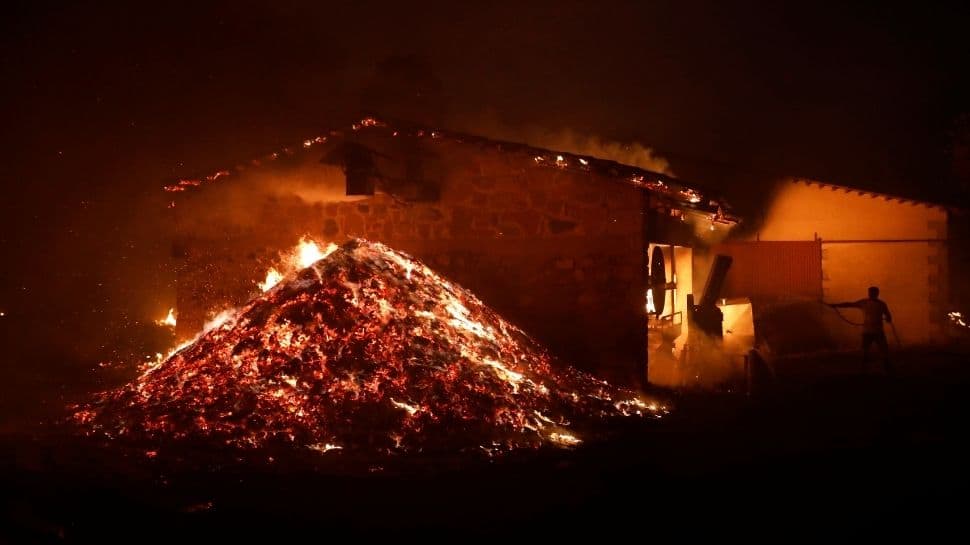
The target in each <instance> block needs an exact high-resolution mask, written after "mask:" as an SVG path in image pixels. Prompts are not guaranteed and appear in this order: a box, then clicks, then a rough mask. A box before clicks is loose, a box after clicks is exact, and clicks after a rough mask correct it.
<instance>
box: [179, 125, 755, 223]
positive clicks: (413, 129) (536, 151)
mask: <svg viewBox="0 0 970 545" xmlns="http://www.w3.org/2000/svg"><path fill="white" fill-rule="evenodd" d="M348 128H349V132H348V131H346V130H337V129H335V130H330V131H327V132H326V133H325V135H322V136H316V137H313V138H308V139H305V140H303V141H302V142H301V143H300V144H299V145H296V146H293V147H284V148H283V149H281V150H279V151H275V152H272V153H270V154H268V155H265V156H263V157H260V158H257V159H253V160H251V161H249V162H248V163H243V164H239V165H236V166H234V167H232V168H229V169H223V170H219V171H216V172H213V173H210V174H208V175H205V176H200V177H197V178H181V179H178V180H175V181H174V182H173V183H170V184H168V185H166V186H165V187H164V189H165V191H169V192H172V193H181V192H187V191H191V190H193V189H195V188H197V187H200V186H203V185H207V184H211V183H214V182H217V181H220V180H223V179H231V178H232V177H233V176H234V175H237V174H239V173H241V172H243V171H245V170H248V169H251V168H258V167H261V166H263V165H266V164H272V163H273V162H274V161H276V160H278V159H280V158H281V157H286V156H293V155H296V154H298V153H303V152H307V151H309V150H312V149H313V148H315V147H318V146H320V145H323V144H326V143H327V142H330V141H334V140H338V139H344V138H346V137H347V136H348V135H352V134H354V133H357V134H362V133H365V132H366V133H377V134H382V135H384V136H390V137H395V138H417V139H423V140H429V141H432V142H434V141H450V142H455V143H459V144H467V145H474V146H477V147H479V148H482V149H493V150H498V151H502V152H505V153H510V154H517V155H522V156H524V157H528V158H531V160H532V162H533V163H534V165H535V166H536V167H537V168H554V169H559V170H565V171H574V172H586V173H594V174H598V175H600V176H603V177H606V178H610V179H615V180H617V181H619V182H623V183H626V184H631V185H634V186H637V187H640V188H642V189H644V190H647V191H649V192H651V193H652V194H654V195H657V196H659V197H661V198H663V199H665V200H669V201H672V202H675V203H676V204H677V205H678V206H680V207H683V208H687V209H692V210H696V211H700V212H704V213H706V214H710V215H711V217H712V219H713V220H717V221H722V222H726V223H735V222H737V221H738V219H737V217H736V216H734V215H733V213H732V212H731V207H730V206H729V205H728V203H727V202H726V201H724V200H723V199H722V198H721V197H719V196H716V195H714V194H713V193H712V192H710V191H708V190H706V189H702V188H701V187H700V186H698V185H696V184H689V183H687V182H684V181H683V180H678V179H676V178H673V177H670V176H667V175H665V174H661V173H659V172H652V171H649V170H644V169H642V168H638V167H634V166H630V165H624V164H621V163H617V162H616V161H610V160H606V159H599V158H596V157H592V156H588V155H576V154H572V153H568V152H562V151H553V150H548V149H543V148H537V147H534V146H529V145H526V144H519V143H513V142H504V141H500V140H492V139H489V138H485V137H482V136H475V135H470V134H465V133H459V132H453V131H447V130H440V129H430V128H428V127H424V126H420V125H415V124H411V123H406V122H390V121H385V120H380V119H377V118H375V117H365V118H363V119H361V120H360V121H358V122H355V123H353V124H351V125H350V127H348ZM169 206H170V207H174V206H175V201H172V202H171V204H170V205H169Z"/></svg>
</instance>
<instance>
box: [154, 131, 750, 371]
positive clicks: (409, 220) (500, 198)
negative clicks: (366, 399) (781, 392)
mask: <svg viewBox="0 0 970 545" xmlns="http://www.w3.org/2000/svg"><path fill="white" fill-rule="evenodd" d="M166 189H168V190H169V191H171V192H172V197H173V200H172V204H171V207H172V212H173V217H174V221H175V222H176V231H177V240H176V242H175V244H174V246H173V259H174V260H175V262H176V263H175V266H176V270H177V314H178V332H179V335H180V336H182V337H189V336H191V335H193V334H194V333H195V332H197V331H198V330H199V329H200V328H201V327H202V326H203V324H204V323H205V322H206V320H207V313H210V312H211V311H212V310H214V309H221V308H228V307H236V306H239V305H241V304H243V303H244V302H245V301H247V300H248V299H249V298H250V297H251V296H252V295H253V293H254V292H257V291H258V289H259V288H258V286H257V284H258V283H261V282H266V279H265V274H266V270H267V269H268V268H269V267H270V266H271V265H272V264H273V263H274V262H275V260H276V259H277V258H278V255H279V252H280V251H281V250H282V249H284V248H288V247H290V246H292V244H293V243H294V242H295V241H296V240H298V239H299V238H300V237H301V236H304V235H308V236H310V237H312V238H314V239H317V240H320V241H322V242H323V243H329V242H333V243H337V244H342V243H344V242H345V241H348V240H351V239H355V238H365V239H368V240H372V241H380V242H382V243H384V244H387V245H388V246H390V247H392V248H395V249H397V250H402V251H404V252H407V253H408V254H410V255H413V256H415V257H416V258H418V259H420V260H422V261H423V262H425V263H427V264H428V265H429V266H431V267H433V268H435V269H436V270H438V271H441V272H442V273H443V275H444V276H445V277H447V278H449V279H450V280H452V281H454V282H456V283H458V284H460V285H462V286H464V287H465V288H468V289H469V290H470V291H471V292H473V293H475V294H476V295H477V296H478V297H480V298H481V299H482V300H483V301H484V302H485V303H486V304H488V305H489V306H491V307H494V308H495V309H496V310H497V311H498V312H499V313H500V314H501V315H502V316H505V317H507V318H508V319H509V321H510V322H512V323H515V324H516V325H518V326H520V327H522V329H523V330H524V331H526V332H528V333H529V334H530V335H532V336H534V337H535V338H536V339H537V340H538V341H539V342H540V343H541V344H542V345H544V346H546V347H548V349H549V350H551V351H552V353H553V354H555V355H557V356H559V357H561V358H562V359H563V360H565V361H568V362H572V363H575V364H576V365H577V366H579V367H581V368H582V369H584V370H586V371H591V372H593V373H595V374H596V375H597V376H600V377H603V378H606V379H609V380H611V381H616V382H619V383H625V384H638V383H640V382H642V380H643V379H644V377H645V374H646V370H647V346H646V345H647V343H646V342H645V338H646V337H647V331H648V329H649V330H650V331H655V332H657V333H658V335H659V333H660V332H661V331H663V332H664V335H666V336H667V337H670V338H681V339H682V337H683V334H684V332H685V329H686V320H683V319H682V317H683V310H684V308H685V307H684V305H686V299H685V297H686V295H687V294H688V293H691V292H692V291H693V286H691V264H692V259H691V248H692V247H694V246H696V245H699V244H710V243H712V242H714V241H716V240H719V239H720V238H723V235H724V233H725V232H726V231H727V229H728V228H730V226H731V225H733V224H734V223H735V222H736V219H735V218H734V217H733V216H732V215H731V212H730V208H729V207H728V205H727V204H726V203H725V202H724V201H723V200H721V199H720V198H719V197H717V196H715V195H713V194H711V193H710V192H709V191H707V190H704V189H702V188H700V187H697V186H693V185H689V184H686V183H684V182H682V181H679V180H676V179H674V178H671V177H670V176H666V175H664V174H660V173H656V172H650V171H646V170H643V169H639V168H635V167H631V166H626V165H622V164H619V163H615V162H612V161H608V160H603V159H598V158H595V157H589V156H579V155H574V154H570V153H564V152H557V151H551V150H545V149H539V148H534V147H530V146H526V145H520V144H512V143H507V142H499V141H494V140H489V139H485V138H481V137H475V136H471V135H467V134H458V133H453V132H448V131H439V130H432V129H429V128H426V127H416V126H412V125H408V124H402V123H388V122H384V121H381V120H377V119H374V118H366V119H364V120H362V121H361V122H358V123H355V124H353V126H351V127H347V128H346V129H345V130H335V131H330V132H328V133H326V134H324V135H321V136H319V137H315V138H312V139H308V140H305V141H304V142H302V143H300V144H298V145H295V146H293V147H292V148H289V149H283V150H281V151H279V152H277V153H273V154H271V155H269V156H266V157H263V158H260V159H258V160H254V161H249V162H246V163H241V164H239V165H236V166H234V167H232V168H229V169H226V170H221V171H218V172H215V173H213V174H211V175H209V176H206V177H200V178H198V179H183V180H178V181H176V182H174V183H173V184H171V185H170V186H168V187H167V188H166ZM651 256H659V258H658V259H659V261H658V260H654V261H651ZM651 263H653V267H651ZM658 338H659V337H658Z"/></svg>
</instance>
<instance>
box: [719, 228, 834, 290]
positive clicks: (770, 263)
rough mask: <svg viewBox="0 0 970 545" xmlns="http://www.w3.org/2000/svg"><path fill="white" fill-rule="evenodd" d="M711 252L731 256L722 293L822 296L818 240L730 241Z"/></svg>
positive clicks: (820, 250) (820, 259) (820, 256)
mask: <svg viewBox="0 0 970 545" xmlns="http://www.w3.org/2000/svg"><path fill="white" fill-rule="evenodd" d="M714 253H715V254H724V255H729V256H731V257H732V258H734V262H733V263H732V264H731V268H730V270H729V271H728V274H727V279H726V280H725V283H724V289H723V292H722V296H723V297H759V296H767V297H791V296H794V297H811V298H813V299H814V298H821V297H822V248H821V243H819V242H818V241H771V242H729V243H724V244H719V245H717V246H715V247H714Z"/></svg>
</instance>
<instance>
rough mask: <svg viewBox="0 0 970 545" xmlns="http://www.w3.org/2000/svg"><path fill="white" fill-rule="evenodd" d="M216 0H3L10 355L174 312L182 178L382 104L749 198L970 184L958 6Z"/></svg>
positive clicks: (0, 304) (74, 343)
mask: <svg viewBox="0 0 970 545" xmlns="http://www.w3.org/2000/svg"><path fill="white" fill-rule="evenodd" d="M38 4H40V5H38ZM133 4H134V3H133ZM204 4H205V5H204V6H201V7H198V6H193V5H191V4H184V5H181V6H178V7H171V6H169V5H167V3H155V4H152V5H151V7H145V6H134V5H132V6H126V5H122V4H118V5H110V4H108V3H94V2H90V3H88V2H81V3H76V4H73V5H63V6H62V5H57V4H53V3H34V2H30V3H22V4H20V5H19V6H15V7H9V6H6V7H5V8H4V10H5V13H4V15H3V17H2V18H0V20H2V22H0V25H2V32H0V74H2V78H0V81H2V85H0V93H2V104H3V109H4V112H3V123H2V129H0V130H2V131H3V138H2V146H3V150H4V153H3V160H2V161H0V179H2V181H3V187H4V192H3V197H2V200H0V214H2V220H0V221H2V225H0V248H2V252H3V263H4V266H3V267H2V270H0V311H2V312H4V313H5V316H4V317H0V331H2V332H3V335H4V337H5V340H6V342H8V345H9V343H19V345H20V346H21V347H24V348H27V349H28V350H29V351H33V352H34V353H40V352H44V353H51V354H64V355H66V356H75V355H79V356H81V357H83V358H100V357H104V355H105V353H107V352H110V351H111V350H115V349H116V347H117V346H120V345H122V344H124V343H123V342H121V341H119V339H120V338H122V337H124V336H125V335H128V334H129V333H130V331H131V328H132V327H135V326H137V323H138V322H141V323H145V322H149V321H150V320H151V319H152V318H157V317H159V316H158V312H159V311H160V310H162V309H164V308H165V307H166V306H167V305H168V304H170V303H172V302H173V301H174V290H173V287H172V271H171V269H170V267H169V261H168V260H167V255H168V252H169V238H168V227H167V224H166V221H165V218H166V216H165V213H164V203H165V202H166V196H165V195H164V194H163V193H162V192H161V191H160V188H161V186H162V185H163V184H164V183H166V182H167V181H169V180H171V179H172V178H173V177H176V176H183V175H184V176H191V175H197V174H199V173H208V172H211V171H213V170H215V169H218V168H220V167H223V166H225V165H232V164H235V163H237V162H239V161H241V160H245V159H248V158H251V157H254V156H257V155H261V154H262V153H264V152H266V151H270V150H274V149H277V148H279V147H280V146H282V145H285V144H291V143H293V142H298V141H300V140H301V139H303V138H304V137H307V136H314V135H316V134H319V132H320V130H321V129H322V128H329V127H332V126H335V125H340V124H342V123H344V122H345V121H346V120H349V119H351V118H352V117H353V116H355V115H356V114H357V112H360V111H361V110H363V109H373V110H375V111H378V112H383V113H385V114H390V115H395V116H399V117H405V118H409V119H413V120H415V121H419V122H425V123H430V124H435V125H436V126H442V127H445V128H452V129H458V130H465V131H468V132H477V133H484V134H486V135H492V134H495V133H496V130H497V129H496V127H500V128H501V133H502V135H503V136H508V135H509V134H511V135H513V136H514V135H515V134H516V133H517V131H521V133H522V134H523V135H525V134H528V133H529V132H530V131H535V130H543V131H561V130H570V131H573V132H575V133H579V134H588V135H595V136H597V137H599V138H604V139H609V140H617V141H623V142H634V141H635V142H640V143H642V144H643V145H646V146H649V147H651V148H652V149H654V150H655V151H656V152H657V153H658V154H659V155H660V156H662V157H665V158H666V159H667V160H668V161H669V162H670V163H671V165H672V169H673V171H674V172H675V173H676V174H678V175H680V176H683V177H684V178H686V179H690V180H693V181H696V182H698V183H700V184H701V185H706V186H710V187H714V188H718V189H719V190H720V191H721V192H722V193H724V194H726V195H727V196H728V198H729V199H730V200H732V201H734V202H735V203H738V202H740V203H744V202H745V200H746V194H747V193H748V192H750V191H752V188H755V187H758V186H759V185H760V184H762V183H764V181H765V180H768V179H770V178H772V177H774V176H776V175H780V174H790V175H799V176H805V177H811V178H816V179H820V180H826V181H832V182H835V183H841V184H845V185H853V186H859V187H865V188H870V189H876V190H881V191H884V192H890V193H898V194H903V195H907V196H914V197H922V198H927V199H933V200H941V201H949V202H953V201H954V200H956V199H958V198H959V194H958V192H957V190H956V188H957V187H958V184H957V183H956V182H955V181H954V180H952V179H951V175H950V166H949V165H950V163H949V159H948V157H947V149H948V144H949V138H950V136H949V135H950V128H951V126H952V124H953V122H954V120H955V119H956V118H957V116H958V115H959V114H961V113H965V112H968V111H970V99H968V97H970V94H968V91H970V88H968V87H970V85H968V76H967V69H966V67H967V66H968V64H967V60H968V59H967V53H968V51H967V49H968V45H967V44H968V41H967V40H966V37H965V35H964V33H965V28H966V24H967V22H968V18H967V16H966V13H965V12H963V11H959V10H958V8H956V7H952V6H949V5H945V4H936V5H935V6H933V7H925V6H917V5H915V4H914V5H912V6H910V7H907V8H902V7H893V6H891V5H887V3H884V2H877V3H852V4H853V5H852V6H845V5H841V4H842V3H831V4H829V3H813V2H797V3H777V2H776V3H768V2H766V3H764V4H748V3H744V4H740V3H734V2H730V3H729V2H697V3H694V2H691V3H684V2H669V3H668V2H664V3H655V2H630V3H611V2H602V3H600V2H596V3H594V2H572V1H559V2H555V3H548V4H544V3H539V2H528V3H527V4H528V6H523V5H520V4H525V3H521V2H510V3H488V5H487V6H486V5H485V4H484V3H483V4H474V3H462V2H446V3H425V2H415V3H404V2H401V3H394V4H392V5H390V6H382V5H380V4H378V3H369V2H352V3H335V4H334V5H327V4H328V3H326V2H312V3H311V2H307V3H306V4H307V5H308V6H312V7H308V6H303V5H300V4H298V3H289V2H273V3H272V5H270V3H266V4H257V3H249V2H239V1H235V2H225V3H222V2H207V3H204ZM146 5H147V4H146ZM523 138H525V137H524V136H523ZM739 208H742V209H743V208H744V207H743V204H742V206H739ZM45 328H54V329H55V331H56V332H57V334H54V335H50V334H48V333H44V334H43V335H42V334H40V333H38V331H40V330H42V329H45ZM40 339H43V343H41V342H38V341H39V340H40ZM103 346H104V347H107V348H102V347H103ZM113 347H114V348H113ZM13 353H16V351H14V352H13Z"/></svg>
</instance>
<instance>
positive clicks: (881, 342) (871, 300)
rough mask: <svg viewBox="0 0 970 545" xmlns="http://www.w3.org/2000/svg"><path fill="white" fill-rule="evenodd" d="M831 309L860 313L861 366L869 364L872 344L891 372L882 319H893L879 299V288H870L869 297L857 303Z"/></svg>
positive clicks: (853, 302) (884, 303)
mask: <svg viewBox="0 0 970 545" xmlns="http://www.w3.org/2000/svg"><path fill="white" fill-rule="evenodd" d="M829 306H830V307H832V308H857V309H860V310H861V311H862V316H863V320H862V365H863V368H864V369H865V368H867V366H868V363H869V347H870V346H872V344H873V343H875V344H876V347H877V348H878V349H879V351H880V353H881V354H882V363H883V366H884V367H885V369H886V372H887V373H888V372H890V371H892V368H891V366H890V363H889V343H888V342H887V341H886V330H885V329H883V317H885V319H886V321H887V322H889V323H892V321H893V317H892V314H890V313H889V305H887V304H886V302H885V301H883V300H882V299H880V298H879V288H878V287H876V286H871V287H870V288H869V297H867V298H866V299H859V300H858V301H847V302H844V303H835V304H830V305H829Z"/></svg>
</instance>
